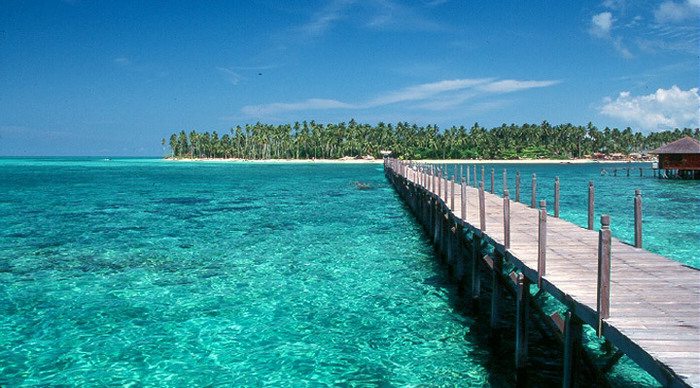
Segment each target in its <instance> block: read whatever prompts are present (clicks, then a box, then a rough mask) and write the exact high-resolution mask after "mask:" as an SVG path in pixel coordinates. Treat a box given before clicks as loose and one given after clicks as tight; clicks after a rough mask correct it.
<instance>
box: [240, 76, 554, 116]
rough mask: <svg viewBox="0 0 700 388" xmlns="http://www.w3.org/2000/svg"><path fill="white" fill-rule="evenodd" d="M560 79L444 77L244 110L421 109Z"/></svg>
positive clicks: (250, 112)
mask: <svg viewBox="0 0 700 388" xmlns="http://www.w3.org/2000/svg"><path fill="white" fill-rule="evenodd" d="M559 82H560V81H553V80H550V81H528V80H526V81H519V80H510V79H509V80H500V81H496V80H494V79H492V78H466V79H453V80H442V81H438V82H431V83H425V84H419V85H414V86H409V87H406V88H404V89H400V90H396V91H389V92H386V93H384V94H382V95H380V96H379V97H375V98H373V99H370V100H367V101H364V102H360V103H356V104H352V103H346V102H342V101H339V100H333V99H321V98H311V99H307V100H304V101H301V102H292V103H284V102H275V103H271V104H261V105H246V106H244V107H243V108H241V113H243V114H244V115H247V116H256V117H259V116H270V115H274V114H277V113H283V112H293V111H305V110H327V109H369V108H377V107H381V106H386V105H391V104H397V103H402V102H421V104H419V105H418V106H416V107H415V108H420V109H428V110H446V109H450V108H455V107H457V106H459V105H460V104H462V103H463V102H464V101H466V100H468V99H471V98H474V97H479V96H487V95H493V94H503V93H512V92H517V91H521V90H526V89H532V88H542V87H547V86H552V85H555V84H557V83H559Z"/></svg>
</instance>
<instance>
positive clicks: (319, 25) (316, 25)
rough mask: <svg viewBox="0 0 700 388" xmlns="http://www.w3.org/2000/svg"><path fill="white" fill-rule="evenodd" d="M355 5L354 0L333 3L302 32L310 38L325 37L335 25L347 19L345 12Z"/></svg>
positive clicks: (319, 12) (339, 0)
mask: <svg viewBox="0 0 700 388" xmlns="http://www.w3.org/2000/svg"><path fill="white" fill-rule="evenodd" d="M353 3H354V1H353V0H335V1H331V2H330V3H329V4H328V5H327V6H326V7H325V8H323V9H322V10H320V11H318V12H317V13H316V14H315V15H314V16H313V18H312V20H311V21H309V22H308V23H306V24H305V25H303V26H302V27H301V30H302V31H303V32H305V33H306V34H307V35H310V36H320V35H323V33H324V32H326V30H328V29H329V28H330V27H331V26H332V25H333V23H335V22H336V21H338V20H340V19H342V18H343V17H345V12H346V11H347V9H348V7H350V6H351V5H352V4H353Z"/></svg>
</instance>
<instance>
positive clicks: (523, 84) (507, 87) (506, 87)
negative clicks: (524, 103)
mask: <svg viewBox="0 0 700 388" xmlns="http://www.w3.org/2000/svg"><path fill="white" fill-rule="evenodd" d="M559 82H561V81H518V80H514V79H506V80H502V81H496V82H490V83H488V84H485V85H482V86H479V87H478V89H479V90H483V91H486V92H492V93H511V92H517V91H520V90H525V89H532V88H543V87H547V86H552V85H556V84H558V83H559Z"/></svg>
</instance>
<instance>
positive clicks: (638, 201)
mask: <svg viewBox="0 0 700 388" xmlns="http://www.w3.org/2000/svg"><path fill="white" fill-rule="evenodd" d="M634 246H635V247H637V248H641V247H642V192H641V191H640V190H639V189H637V190H635V191H634Z"/></svg>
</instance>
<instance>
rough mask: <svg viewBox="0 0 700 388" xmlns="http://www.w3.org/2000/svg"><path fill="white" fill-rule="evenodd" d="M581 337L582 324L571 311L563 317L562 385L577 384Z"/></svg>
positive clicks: (565, 387) (566, 387)
mask: <svg viewBox="0 0 700 388" xmlns="http://www.w3.org/2000/svg"><path fill="white" fill-rule="evenodd" d="M582 338H583V324H582V322H581V320H580V319H578V317H576V315H574V314H573V313H572V312H571V311H568V312H567V313H566V317H565V318H564V373H563V376H562V386H563V387H564V388H571V387H575V386H577V381H578V378H579V377H578V375H579V365H580V364H581V360H580V359H579V357H580V354H579V352H580V351H581V343H582V342H581V340H582Z"/></svg>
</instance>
